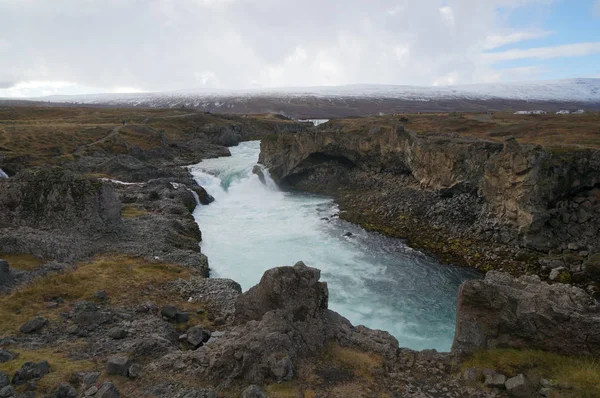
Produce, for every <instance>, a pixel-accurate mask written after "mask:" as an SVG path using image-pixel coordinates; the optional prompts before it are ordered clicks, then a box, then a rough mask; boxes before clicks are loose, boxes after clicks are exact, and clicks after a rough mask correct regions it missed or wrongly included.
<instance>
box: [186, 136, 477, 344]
mask: <svg viewBox="0 0 600 398" xmlns="http://www.w3.org/2000/svg"><path fill="white" fill-rule="evenodd" d="M230 150H231V154H232V156H231V157H221V158H216V159H208V160H204V161H202V162H201V163H199V164H197V165H194V166H191V167H190V171H191V173H192V175H193V176H194V178H195V179H196V181H197V182H198V183H199V184H200V185H202V186H203V187H204V188H205V189H206V190H207V191H208V192H209V193H210V194H211V195H212V196H214V198H215V201H214V202H213V203H211V204H210V205H209V206H198V207H197V208H196V210H195V212H194V217H195V219H196V221H197V222H198V224H199V226H200V229H201V230H202V238H203V241H202V243H201V246H202V251H203V253H204V254H206V255H207V256H208V259H209V263H210V267H211V276H212V277H217V278H231V279H233V280H235V281H237V282H238V283H240V285H241V286H242V288H243V289H244V290H247V289H248V288H250V287H252V286H253V285H255V284H257V283H258V282H259V281H260V278H261V276H262V274H263V272H264V271H266V270H267V269H269V268H273V267H277V266H282V265H294V264H295V263H296V262H297V261H304V263H305V264H306V265H308V266H312V267H316V268H319V269H320V270H321V280H322V281H325V282H327V283H328V287H329V308H330V309H332V310H334V311H337V312H339V313H340V314H341V315H343V316H344V317H346V318H348V319H349V320H350V321H351V322H352V323H353V324H354V325H359V324H362V325H365V326H367V327H369V328H372V329H381V330H386V331H388V332H389V333H391V334H392V335H393V336H395V337H396V338H397V339H398V341H399V343H400V346H401V347H408V348H412V349H415V350H422V349H431V348H435V349H437V350H438V351H449V350H450V347H451V344H452V339H453V336H454V326H455V315H456V314H455V313H456V294H457V292H458V287H459V286H460V284H461V283H462V282H463V281H465V280H467V279H472V278H477V277H478V274H476V273H474V272H472V271H469V270H466V269H464V268H460V267H455V266H449V265H443V264H440V263H438V262H437V261H436V260H434V259H433V258H431V257H429V256H426V255H424V254H423V253H421V252H419V251H417V250H414V249H411V248H410V247H408V246H407V245H406V244H404V243H403V242H402V241H401V240H399V239H393V238H388V237H385V236H382V235H380V234H378V233H372V232H367V231H365V230H363V229H362V228H361V227H359V226H356V225H353V224H351V223H348V222H345V221H343V220H340V219H339V218H338V217H337V213H338V208H337V206H336V204H335V203H334V202H333V200H332V199H331V198H328V197H323V196H318V195H311V194H304V193H298V192H284V191H281V190H280V189H279V188H278V187H277V186H276V184H275V183H274V182H273V180H272V179H271V178H270V177H269V175H268V172H267V171H266V170H265V177H266V184H263V183H261V181H260V180H259V178H258V176H256V175H255V174H253V173H252V168H253V167H254V166H255V165H256V162H257V160H258V155H259V152H260V142H259V141H250V142H243V143H241V144H240V145H239V146H237V147H232V148H230Z"/></svg>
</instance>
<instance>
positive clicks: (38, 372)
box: [12, 361, 50, 386]
mask: <svg viewBox="0 0 600 398" xmlns="http://www.w3.org/2000/svg"><path fill="white" fill-rule="evenodd" d="M49 372H50V364H49V363H48V362H47V361H42V362H38V363H35V362H26V363H25V364H23V366H21V369H19V370H17V371H16V372H15V374H14V376H13V379H12V383H13V384H14V385H15V386H20V385H21V384H25V383H27V382H28V381H30V380H37V379H41V378H42V377H44V376H45V375H47V374H48V373H49Z"/></svg>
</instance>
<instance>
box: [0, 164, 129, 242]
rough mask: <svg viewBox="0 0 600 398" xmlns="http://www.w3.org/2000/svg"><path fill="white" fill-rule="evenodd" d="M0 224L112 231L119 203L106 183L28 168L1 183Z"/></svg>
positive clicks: (59, 171)
mask: <svg viewBox="0 0 600 398" xmlns="http://www.w3.org/2000/svg"><path fill="white" fill-rule="evenodd" d="M2 189H3V192H2V195H0V210H1V211H0V225H19V226H23V225H28V226H31V227H43V228H46V229H48V228H67V229H69V230H75V231H81V232H84V233H89V232H97V231H106V232H110V231H114V230H115V229H116V228H118V227H119V225H120V224H121V205H120V202H119V200H118V199H117V195H116V193H115V192H114V190H113V189H112V187H111V186H110V184H105V183H103V182H101V181H99V180H97V179H94V178H87V177H82V176H80V175H78V174H75V173H72V172H70V171H68V170H66V169H63V168H59V167H54V168H43V169H32V170H28V171H26V172H24V173H23V174H19V175H17V176H15V177H14V178H11V180H10V182H9V183H4V184H3V187H2Z"/></svg>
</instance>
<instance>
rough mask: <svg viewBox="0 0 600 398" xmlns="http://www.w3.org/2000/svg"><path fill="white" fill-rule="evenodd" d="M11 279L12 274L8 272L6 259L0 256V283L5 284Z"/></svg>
mask: <svg viewBox="0 0 600 398" xmlns="http://www.w3.org/2000/svg"><path fill="white" fill-rule="evenodd" d="M11 281H12V275H11V274H10V267H9V265H8V261H6V260H2V259H1V258H0V285H7V284H8V283H10V282H11Z"/></svg>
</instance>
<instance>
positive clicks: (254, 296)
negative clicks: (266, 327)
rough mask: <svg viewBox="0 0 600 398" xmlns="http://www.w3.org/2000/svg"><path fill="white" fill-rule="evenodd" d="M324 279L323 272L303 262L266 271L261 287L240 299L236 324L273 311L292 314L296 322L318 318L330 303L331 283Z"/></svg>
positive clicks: (251, 289)
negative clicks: (329, 291)
mask: <svg viewBox="0 0 600 398" xmlns="http://www.w3.org/2000/svg"><path fill="white" fill-rule="evenodd" d="M320 277H321V271H319V270H318V269H316V268H309V267H307V266H306V265H304V263H302V262H299V263H297V264H296V265H294V267H279V268H273V269H270V270H268V271H266V272H265V273H264V275H263V277H262V278H261V280H260V283H259V284H258V285H256V286H254V287H252V288H250V290H248V291H247V292H246V293H244V294H242V295H241V296H240V297H239V298H238V300H237V302H236V305H235V322H236V323H237V324H240V323H245V322H248V321H251V320H260V319H262V317H263V315H264V314H266V313H267V312H269V311H273V310H282V311H283V312H285V313H288V314H292V315H293V320H294V321H304V320H306V319H310V318H314V317H316V316H318V315H319V314H320V313H321V312H322V311H323V310H325V309H327V303H328V291H327V284H326V283H324V282H319V279H320Z"/></svg>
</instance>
